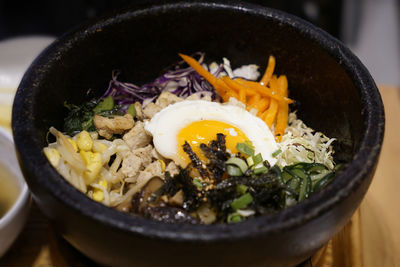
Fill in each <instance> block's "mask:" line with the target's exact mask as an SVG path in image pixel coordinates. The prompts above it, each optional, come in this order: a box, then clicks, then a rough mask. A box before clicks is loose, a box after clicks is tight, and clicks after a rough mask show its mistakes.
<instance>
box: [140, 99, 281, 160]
mask: <svg viewBox="0 0 400 267" xmlns="http://www.w3.org/2000/svg"><path fill="white" fill-rule="evenodd" d="M145 130H146V131H147V132H149V133H150V134H151V135H152V136H153V143H154V147H155V148H156V150H157V152H158V153H160V154H161V155H162V156H163V157H165V158H169V159H172V160H174V161H175V163H177V164H178V165H180V166H182V167H186V166H187V165H188V164H189V163H190V159H189V156H188V155H187V154H186V153H185V152H184V151H183V148H182V145H183V144H184V143H185V141H187V142H188V143H189V144H190V146H191V147H192V150H193V151H194V152H195V153H196V154H197V155H198V156H199V157H200V159H205V157H204V156H203V153H202V151H201V149H200V144H201V143H205V144H208V143H209V142H210V141H212V140H215V139H216V136H217V134H218V133H222V134H224V135H225V136H226V148H227V151H228V152H229V153H231V154H236V153H237V152H238V151H237V149H236V144H237V143H239V142H240V143H243V142H245V141H247V140H249V141H251V142H252V144H253V146H254V150H255V153H256V154H257V153H261V155H262V157H263V159H264V160H268V162H269V163H270V164H271V166H272V165H274V164H275V163H276V159H275V158H274V157H272V153H273V152H274V151H276V150H277V149H278V146H277V144H276V142H275V139H274V136H273V134H272V133H271V131H270V129H269V128H268V126H267V125H266V124H265V122H264V121H262V120H261V119H260V118H258V117H257V116H254V115H253V114H251V113H249V112H248V111H246V110H245V109H243V108H241V107H238V106H234V105H226V104H220V103H217V102H210V101H204V100H184V101H181V102H178V103H175V104H172V105H169V106H168V107H166V108H164V109H162V110H161V111H159V112H158V113H157V114H155V115H154V117H153V118H152V119H151V120H150V121H148V122H146V125H145Z"/></svg>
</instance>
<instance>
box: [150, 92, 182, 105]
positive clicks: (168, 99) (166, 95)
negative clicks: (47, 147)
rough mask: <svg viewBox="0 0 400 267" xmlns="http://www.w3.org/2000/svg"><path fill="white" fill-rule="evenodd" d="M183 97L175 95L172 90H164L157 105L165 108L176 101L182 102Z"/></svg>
mask: <svg viewBox="0 0 400 267" xmlns="http://www.w3.org/2000/svg"><path fill="white" fill-rule="evenodd" d="M182 100H183V99H182V98H180V97H179V96H176V95H174V94H173V93H170V92H163V93H161V94H160V96H159V97H158V98H157V101H156V105H159V106H161V108H165V107H167V106H169V105H171V104H174V103H176V102H181V101H182Z"/></svg>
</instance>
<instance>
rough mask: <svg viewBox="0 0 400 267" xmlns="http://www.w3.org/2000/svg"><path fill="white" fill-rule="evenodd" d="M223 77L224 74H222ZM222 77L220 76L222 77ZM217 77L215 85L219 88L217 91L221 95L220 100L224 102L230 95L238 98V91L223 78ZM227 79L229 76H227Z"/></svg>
mask: <svg viewBox="0 0 400 267" xmlns="http://www.w3.org/2000/svg"><path fill="white" fill-rule="evenodd" d="M224 77H225V76H224ZM224 77H222V78H224ZM222 78H219V79H217V87H218V88H219V90H217V91H218V93H219V94H220V95H221V97H222V100H223V101H224V102H227V101H229V98H230V97H234V98H236V99H238V100H239V96H238V93H237V92H235V91H234V90H232V89H231V87H229V85H228V84H227V83H226V82H225V79H222ZM228 79H229V77H228Z"/></svg>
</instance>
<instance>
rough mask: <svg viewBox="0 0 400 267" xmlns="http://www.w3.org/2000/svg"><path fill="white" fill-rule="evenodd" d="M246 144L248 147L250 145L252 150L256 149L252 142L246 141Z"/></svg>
mask: <svg viewBox="0 0 400 267" xmlns="http://www.w3.org/2000/svg"><path fill="white" fill-rule="evenodd" d="M244 143H245V144H246V145H248V146H249V147H251V148H252V149H254V146H253V142H251V141H250V140H246V141H244Z"/></svg>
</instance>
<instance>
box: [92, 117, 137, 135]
mask: <svg viewBox="0 0 400 267" xmlns="http://www.w3.org/2000/svg"><path fill="white" fill-rule="evenodd" d="M93 123H94V126H95V127H96V129H97V131H98V132H99V135H101V136H103V137H104V138H106V139H110V138H111V137H112V136H113V134H123V133H124V132H126V131H127V130H129V129H131V128H132V127H133V126H134V124H135V122H134V120H133V117H132V115H131V114H125V115H124V116H115V117H114V118H106V117H102V116H99V115H95V116H94V119H93Z"/></svg>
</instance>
